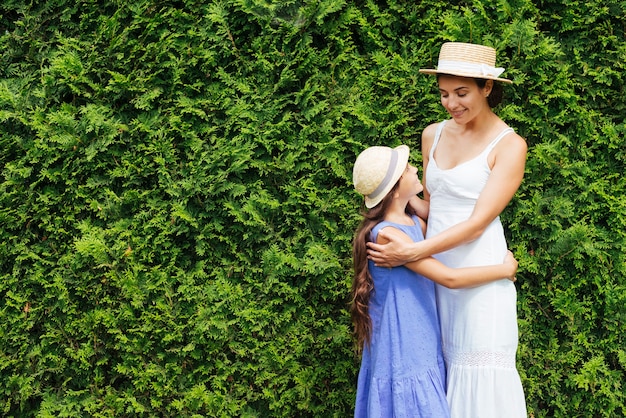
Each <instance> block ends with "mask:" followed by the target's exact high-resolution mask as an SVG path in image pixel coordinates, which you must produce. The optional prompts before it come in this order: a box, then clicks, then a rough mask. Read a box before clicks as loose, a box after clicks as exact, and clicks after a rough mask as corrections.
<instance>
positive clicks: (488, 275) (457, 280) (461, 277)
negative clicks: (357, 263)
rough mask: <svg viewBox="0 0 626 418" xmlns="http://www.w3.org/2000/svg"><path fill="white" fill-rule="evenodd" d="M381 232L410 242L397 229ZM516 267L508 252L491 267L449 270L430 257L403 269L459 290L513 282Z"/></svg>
mask: <svg viewBox="0 0 626 418" xmlns="http://www.w3.org/2000/svg"><path fill="white" fill-rule="evenodd" d="M382 230H383V231H384V230H386V231H387V236H392V237H393V238H394V239H396V240H398V241H402V242H407V243H408V242H411V239H410V238H409V237H408V236H407V235H406V234H405V233H404V232H402V231H400V230H399V229H396V228H393V227H388V228H383V229H382ZM377 242H378V243H380V244H384V243H386V242H388V238H385V237H381V236H380V234H379V235H378V237H377ZM517 265H518V263H517V260H516V259H515V257H513V253H511V252H510V251H508V252H507V255H506V257H505V258H504V260H503V263H502V264H495V265H491V266H480V267H463V268H451V267H448V266H446V265H445V264H443V263H441V262H440V261H438V260H436V259H434V258H432V257H426V258H422V259H421V260H418V261H413V262H410V263H407V264H405V267H407V268H408V269H410V270H412V271H414V272H416V273H418V274H421V275H422V276H424V277H426V278H428V279H430V280H432V281H434V282H435V283H438V284H440V285H442V286H445V287H448V288H450V289H459V288H464V287H474V286H478V285H481V284H485V283H489V282H492V281H495V280H502V279H505V278H508V279H509V280H511V281H515V272H516V271H517Z"/></svg>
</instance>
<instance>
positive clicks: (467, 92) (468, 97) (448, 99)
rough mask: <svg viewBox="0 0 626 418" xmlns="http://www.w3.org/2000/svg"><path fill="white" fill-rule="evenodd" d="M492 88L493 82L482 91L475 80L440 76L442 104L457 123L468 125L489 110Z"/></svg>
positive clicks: (488, 83)
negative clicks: (488, 100) (488, 97)
mask: <svg viewBox="0 0 626 418" xmlns="http://www.w3.org/2000/svg"><path fill="white" fill-rule="evenodd" d="M492 86H493V81H491V80H488V81H487V83H486V84H485V87H484V88H482V89H481V88H480V87H478V85H477V84H476V81H475V80H474V79H473V78H466V77H455V76H448V75H440V76H439V94H440V95H441V104H442V105H443V107H444V108H445V109H446V110H447V111H448V113H449V114H450V116H452V118H453V119H454V121H455V122H457V123H460V124H465V123H468V122H470V121H471V120H473V119H474V117H476V115H478V114H479V113H480V112H482V111H483V110H485V108H487V109H489V104H488V103H487V96H489V93H490V92H491V88H492Z"/></svg>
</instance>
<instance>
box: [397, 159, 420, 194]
mask: <svg viewBox="0 0 626 418" xmlns="http://www.w3.org/2000/svg"><path fill="white" fill-rule="evenodd" d="M399 182H400V184H399V186H398V194H400V195H401V196H404V197H409V198H410V197H412V196H414V195H416V194H418V193H420V192H421V191H422V190H424V186H423V185H422V182H421V181H420V178H419V176H418V175H417V167H414V166H412V165H411V164H407V165H406V169H405V170H404V173H402V176H400V180H399Z"/></svg>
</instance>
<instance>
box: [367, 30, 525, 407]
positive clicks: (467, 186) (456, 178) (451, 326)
mask: <svg viewBox="0 0 626 418" xmlns="http://www.w3.org/2000/svg"><path fill="white" fill-rule="evenodd" d="M502 71H504V70H503V69H502V68H495V50H494V49H493V48H489V47H486V46H482V45H473V44H464V43H456V42H451V43H446V44H444V45H443V46H442V47H441V51H440V54H439V62H438V66H437V69H436V70H431V69H428V70H420V72H422V73H426V74H436V75H437V80H438V84H439V91H440V96H441V104H442V105H443V106H444V108H445V109H446V110H447V111H448V113H449V114H450V116H451V119H449V120H447V121H443V122H441V123H436V124H433V125H430V126H428V127H427V128H426V129H425V130H424V132H423V134H422V153H423V162H424V173H425V174H424V185H425V189H424V200H425V201H427V202H429V203H430V209H429V210H430V211H429V217H428V229H427V233H426V238H427V239H425V240H424V241H421V242H416V243H405V242H401V241H399V240H395V239H394V238H393V237H392V236H387V235H386V234H385V231H382V235H383V238H384V239H388V240H389V241H390V242H389V243H388V244H387V245H384V246H383V245H377V244H374V243H370V244H368V246H369V247H370V249H369V250H368V254H369V257H370V259H371V260H373V261H374V262H375V263H376V264H377V265H380V266H397V265H401V264H404V263H406V262H413V261H415V260H419V259H421V258H423V257H427V256H431V255H434V256H435V257H436V258H437V259H439V260H440V261H442V262H443V263H444V264H446V265H447V266H449V267H467V266H475V265H484V264H489V263H493V262H495V261H496V260H502V257H503V255H504V254H505V253H506V248H507V245H506V241H505V237H504V231H503V228H502V225H501V223H500V219H499V215H500V213H501V212H502V210H503V209H504V208H505V207H506V205H507V204H508V203H509V201H510V200H511V198H512V197H513V195H514V194H515V192H516V191H517V189H518V187H519V185H520V184H521V181H522V178H523V175H524V165H525V162H526V152H527V145H526V142H525V141H524V139H523V138H521V137H520V136H519V135H517V134H516V133H515V132H513V130H512V129H511V128H509V127H508V126H507V125H506V123H505V122H504V121H502V120H501V119H500V118H499V117H498V116H497V115H496V114H495V113H494V112H493V111H492V107H493V106H495V105H497V104H498V103H499V101H500V99H501V87H500V85H499V84H497V82H506V83H510V80H507V79H504V78H499V75H500V74H501V73H502ZM437 307H438V311H439V319H440V325H441V333H442V346H443V352H444V357H445V361H446V369H447V386H448V387H447V399H448V404H449V405H450V410H451V416H452V417H453V418H463V417H467V418H470V417H471V418H475V417H480V418H490V417H493V418H500V417H507V418H516V417H526V404H525V400H524V392H523V389H522V385H521V381H520V378H519V374H518V373H517V370H516V368H515V354H516V351H517V313H516V291H515V286H514V285H513V283H511V282H510V281H507V280H500V281H496V282H492V283H487V284H485V285H482V286H479V287H475V288H471V289H456V290H455V289H447V288H445V287H442V286H437Z"/></svg>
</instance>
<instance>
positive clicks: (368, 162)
mask: <svg viewBox="0 0 626 418" xmlns="http://www.w3.org/2000/svg"><path fill="white" fill-rule="evenodd" d="M408 162H409V147H407V146H406V145H400V146H398V147H396V148H389V147H381V146H374V147H369V148H367V149H366V150H365V151H363V152H361V153H360V154H359V156H358V157H357V159H356V162H355V163H354V168H353V170H352V182H353V183H354V188H355V189H356V191H357V192H359V193H360V194H362V195H363V196H365V207H367V208H373V207H374V206H376V205H377V204H379V203H380V201H381V200H383V198H384V197H385V196H386V195H387V193H389V191H390V190H391V189H392V188H393V186H394V185H395V184H396V182H397V181H398V180H399V179H400V176H402V173H404V170H405V169H406V165H407V164H408Z"/></svg>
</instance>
